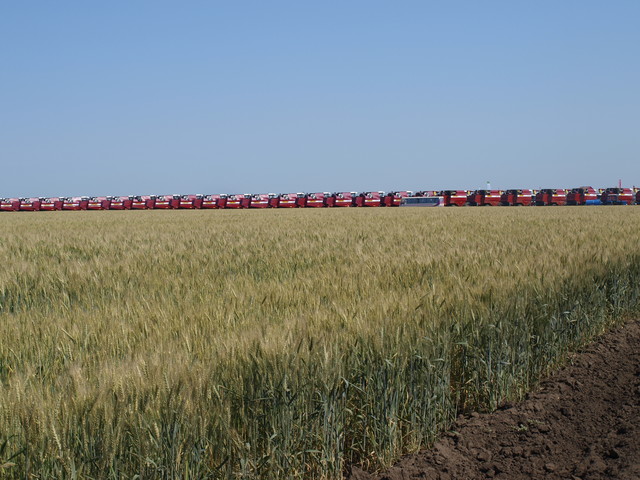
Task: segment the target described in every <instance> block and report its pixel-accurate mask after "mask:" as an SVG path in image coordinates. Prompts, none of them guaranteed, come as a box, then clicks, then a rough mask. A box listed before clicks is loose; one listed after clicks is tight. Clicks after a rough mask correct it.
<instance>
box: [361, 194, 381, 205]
mask: <svg viewBox="0 0 640 480" xmlns="http://www.w3.org/2000/svg"><path fill="white" fill-rule="evenodd" d="M356 207H384V192H362V193H360V195H358V196H357V197H356Z"/></svg>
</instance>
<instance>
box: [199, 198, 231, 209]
mask: <svg viewBox="0 0 640 480" xmlns="http://www.w3.org/2000/svg"><path fill="white" fill-rule="evenodd" d="M223 197H224V195H205V196H204V197H203V198H202V208H206V209H214V208H224V205H221V202H222V199H223ZM225 198H226V197H225Z"/></svg>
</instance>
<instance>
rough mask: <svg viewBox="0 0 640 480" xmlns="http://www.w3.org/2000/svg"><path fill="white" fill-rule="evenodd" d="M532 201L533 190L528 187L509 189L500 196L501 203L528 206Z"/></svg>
mask: <svg viewBox="0 0 640 480" xmlns="http://www.w3.org/2000/svg"><path fill="white" fill-rule="evenodd" d="M532 202H533V192H532V191H531V190H529V189H528V188H522V189H511V190H507V191H506V192H503V193H502V195H501V196H500V204H501V205H507V206H509V205H512V206H525V207H528V206H529V205H531V203H532Z"/></svg>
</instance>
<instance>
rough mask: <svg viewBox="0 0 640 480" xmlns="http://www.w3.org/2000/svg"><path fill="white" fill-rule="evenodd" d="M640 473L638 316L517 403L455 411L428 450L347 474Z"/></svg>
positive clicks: (407, 477) (404, 479)
mask: <svg viewBox="0 0 640 480" xmlns="http://www.w3.org/2000/svg"><path fill="white" fill-rule="evenodd" d="M479 478H483V479H484V478H495V479H529V478H545V479H573V480H577V479H584V480H591V479H602V478H619V479H636V480H637V479H640V321H633V322H628V323H627V324H625V325H624V326H622V327H620V328H618V329H616V330H615V331H612V332H610V333H608V334H606V335H604V336H602V337H601V338H600V339H598V340H597V341H596V342H595V343H593V344H592V345H590V346H588V347H587V348H585V349H584V350H582V352H580V353H578V354H576V355H574V356H573V357H572V358H571V361H570V362H568V365H567V366H566V367H564V368H562V369H561V370H560V371H558V372H557V373H556V374H554V375H553V376H551V377H549V378H548V379H546V380H544V381H543V382H541V384H540V386H539V387H538V389H537V390H536V391H535V392H533V393H531V394H529V395H528V397H527V399H526V400H525V401H523V402H522V403H519V404H517V405H509V406H506V407H505V408H503V409H502V410H499V411H497V412H494V413H491V414H477V413H474V414H472V415H470V416H468V417H460V418H459V419H458V421H457V422H456V424H455V425H454V426H453V427H452V430H451V431H449V432H448V433H447V434H446V435H445V436H444V437H443V438H442V439H441V440H440V441H439V442H438V443H437V444H436V445H435V446H434V447H433V448H432V449H430V450H425V451H422V452H419V453H417V454H415V455H409V456H407V457H405V458H403V459H402V460H401V461H400V462H399V463H398V464H397V465H396V466H394V467H392V468H391V469H389V470H388V471H387V472H384V473H381V474H376V475H371V474H367V473H365V472H363V471H361V470H359V469H357V468H353V470H352V472H351V473H350V475H348V476H347V479H348V480H413V479H434V480H435V479H439V480H445V479H479Z"/></svg>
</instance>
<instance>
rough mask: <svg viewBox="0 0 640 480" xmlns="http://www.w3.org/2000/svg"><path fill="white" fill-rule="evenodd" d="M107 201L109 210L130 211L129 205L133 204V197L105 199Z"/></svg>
mask: <svg viewBox="0 0 640 480" xmlns="http://www.w3.org/2000/svg"><path fill="white" fill-rule="evenodd" d="M107 200H109V202H110V203H109V210H131V204H132V203H133V197H129V196H125V197H123V196H120V197H107Z"/></svg>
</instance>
